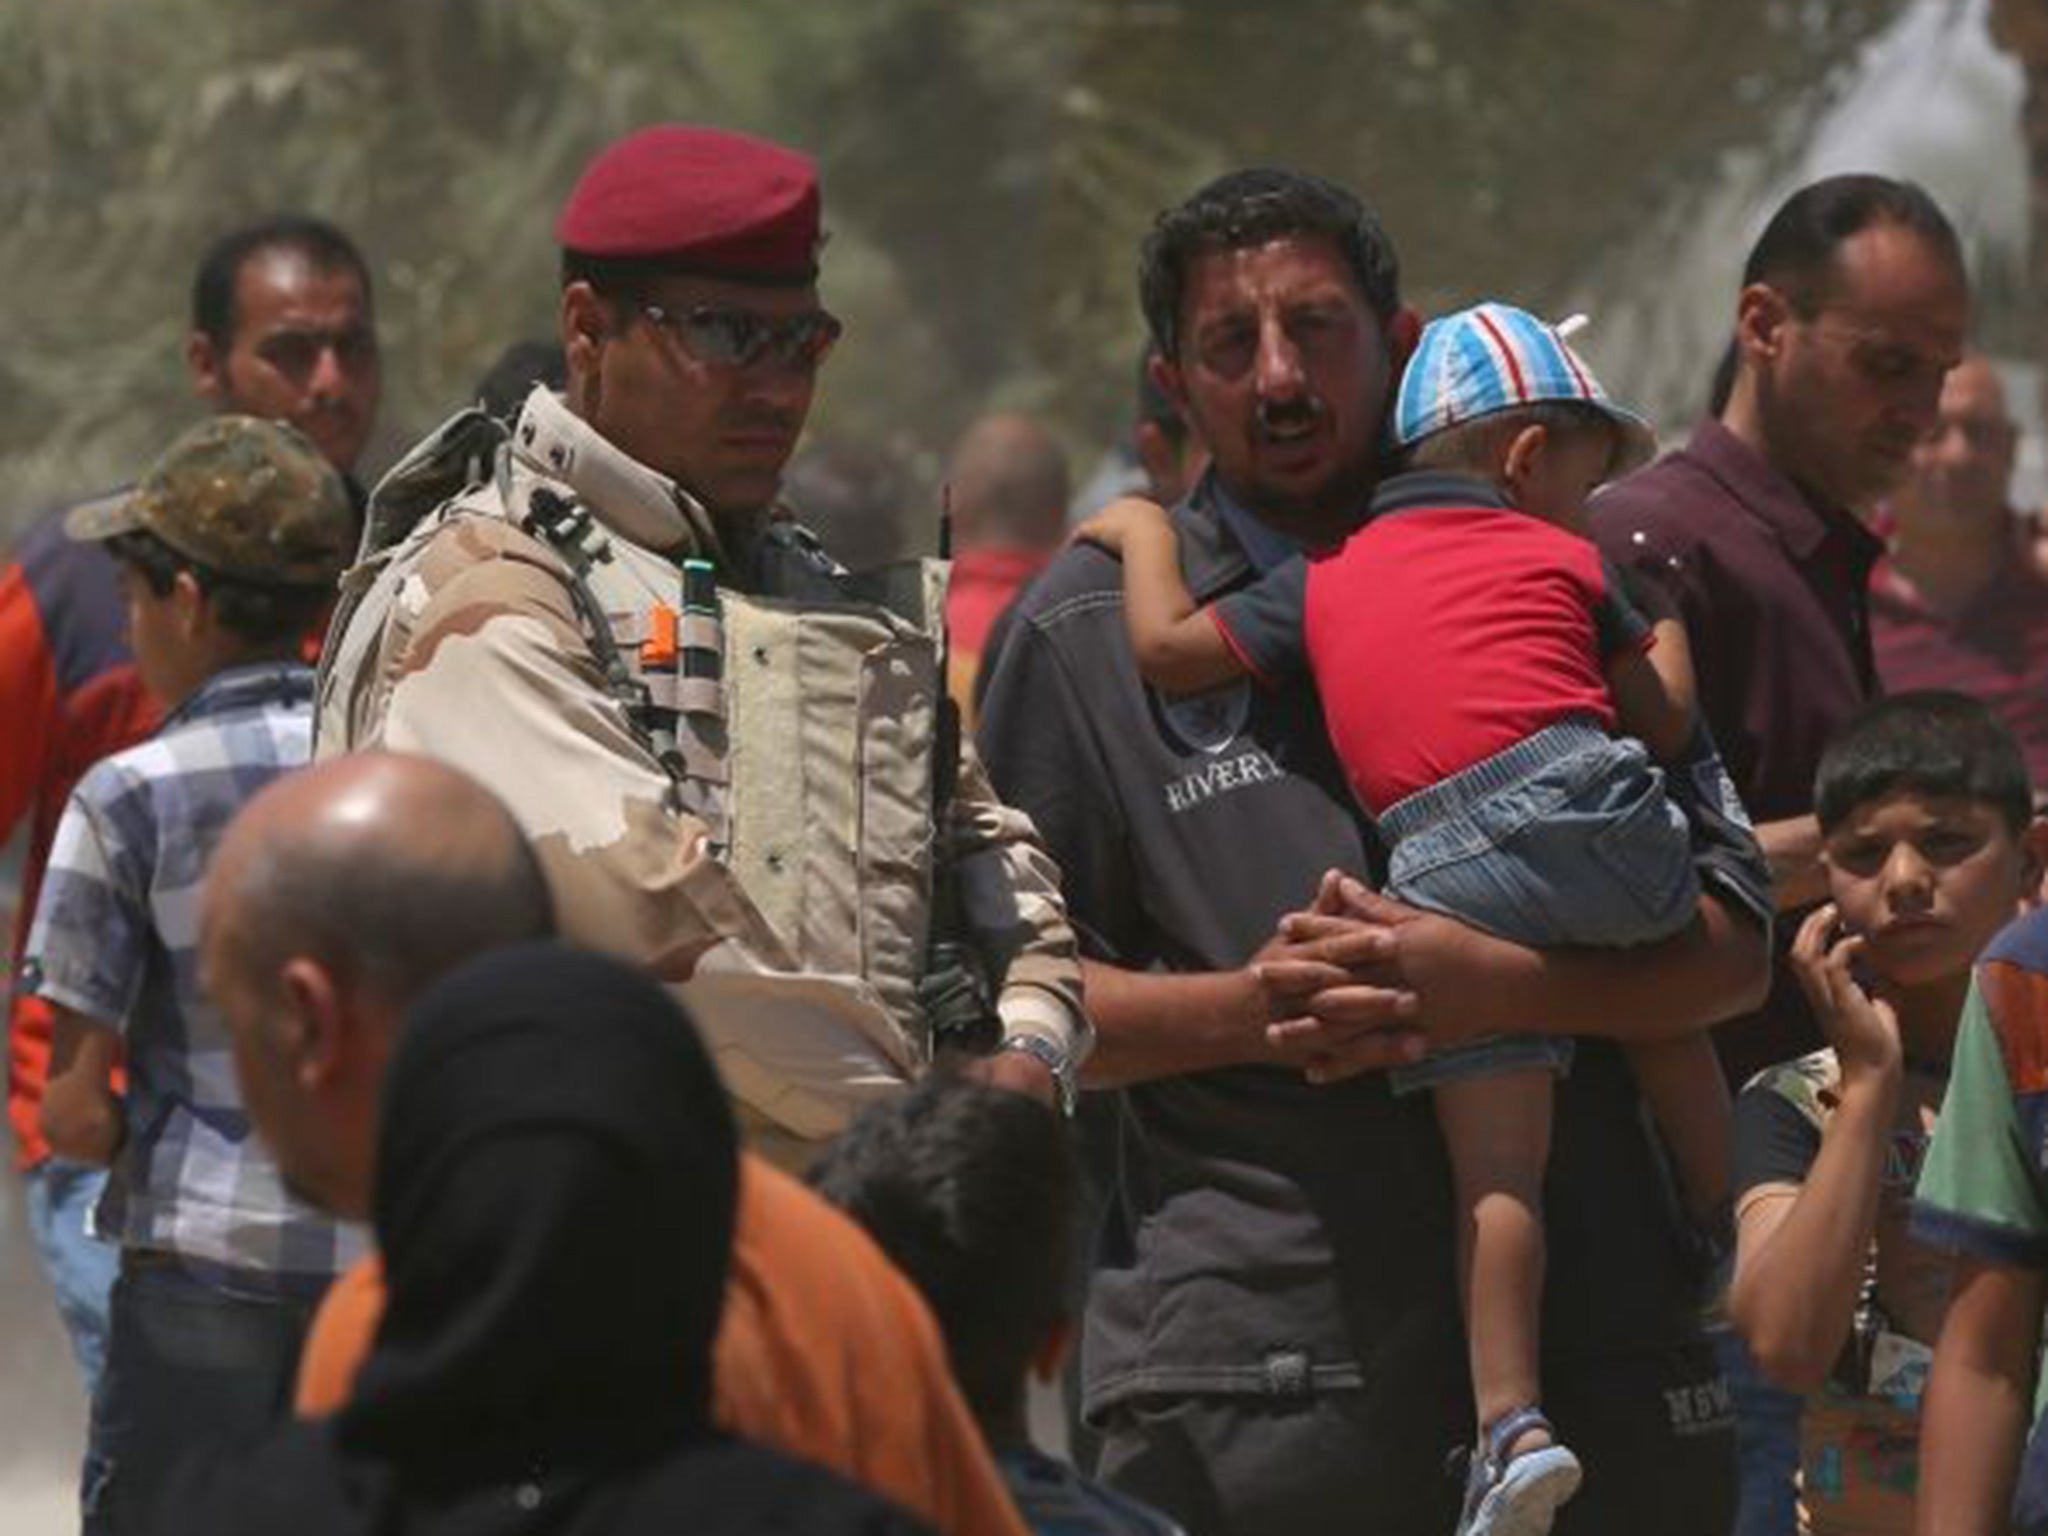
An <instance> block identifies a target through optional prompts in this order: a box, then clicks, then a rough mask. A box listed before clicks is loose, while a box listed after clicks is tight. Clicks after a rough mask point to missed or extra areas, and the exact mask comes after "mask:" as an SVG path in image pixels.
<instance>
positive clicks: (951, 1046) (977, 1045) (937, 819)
mask: <svg viewBox="0 0 2048 1536" xmlns="http://www.w3.org/2000/svg"><path fill="white" fill-rule="evenodd" d="M952 557H953V514H952V505H951V495H950V493H948V494H947V496H946V498H945V499H944V500H943V501H942V502H941V503H940V511H939V558H940V559H941V560H950V559H951V558H952ZM952 643H953V642H952V636H951V635H950V634H948V633H947V630H946V626H945V624H944V623H943V622H941V623H940V625H939V696H938V702H937V706H936V708H937V714H936V723H935V727H934V730H933V732H932V736H933V740H932V829H933V832H934V833H935V838H934V843H933V847H934V850H935V851H934V855H933V860H932V914H931V937H930V940H929V941H928V943H927V945H926V948H925V963H924V974H923V975H922V976H921V977H919V978H918V983H917V1001H918V1006H919V1007H920V1008H921V1009H923V1011H924V1018H925V1025H926V1027H927V1028H928V1029H929V1030H930V1031H931V1044H932V1053H933V1054H934V1055H937V1054H938V1053H939V1052H941V1051H960V1052H966V1053H968V1054H971V1055H976V1056H985V1055H987V1054H988V1053H989V1052H990V1051H993V1050H994V1049H995V1048H996V1046H997V1045H998V1044H1000V1043H1001V1040H1002V1021H1001V1020H1000V1019H999V1018H998V1017H997V1015H996V1008H995V989H994V987H992V986H991V985H990V983H989V975H988V964H987V962H986V961H985V960H984V959H983V958H982V954H981V951H980V949H978V948H977V947H976V946H975V944H974V943H973V941H972V939H971V937H970V936H969V933H968V929H967V911H966V903H965V902H964V901H963V900H962V899H961V895H960V874H959V871H958V870H957V869H956V868H955V867H954V863H953V860H952V859H951V858H950V857H948V856H947V850H948V847H949V845H950V842H951V839H950V837H949V836H948V830H947V829H948V824H949V822H950V821H951V818H952V811H953V792H954V790H955V788H956V787H957V786H958V783H959V778H960V706H959V705H958V704H956V703H955V702H954V701H953V694H952V691H951V690H950V689H949V688H948V687H947V686H946V685H947V681H948V679H947V672H948V670H949V669H948V665H947V664H948V662H949V660H950V658H951V653H952Z"/></svg>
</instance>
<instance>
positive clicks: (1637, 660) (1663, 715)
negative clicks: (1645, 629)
mask: <svg viewBox="0 0 2048 1536" xmlns="http://www.w3.org/2000/svg"><path fill="white" fill-rule="evenodd" d="M1650 633H1651V636H1652V640H1651V644H1650V647H1649V649H1648V650H1632V651H1623V652H1622V653H1621V654H1619V655H1617V656H1614V657H1612V658H1610V659H1609V661H1608V663H1607V687H1608V689H1609V691H1610V692H1612V693H1613V695H1614V714H1615V718H1616V720H1617V721H1619V722H1620V725H1621V728H1622V729H1623V730H1624V731H1626V732H1628V734H1629V735H1631V736H1635V737H1639V738H1640V739H1641V740H1642V743H1643V745H1644V746H1646V747H1648V748H1649V749H1650V755H1651V756H1652V757H1654V758H1656V759H1657V761H1658V762H1660V763H1678V762H1683V761H1684V760H1685V753H1686V748H1687V747H1688V746H1690V745H1691V743H1692V732H1693V723H1694V721H1695V720H1697V719H1698V718H1699V708H1698V705H1699V690H1698V688H1697V686H1696V685H1695V683H1694V681H1693V671H1692V647H1691V646H1690V645H1689V644H1688V643H1687V641H1686V637H1685V626H1684V625H1683V624H1681V623H1679V622H1678V620H1676V619H1660V620H1658V621H1657V622H1656V623H1655V624H1654V625H1652V626H1651V629H1650Z"/></svg>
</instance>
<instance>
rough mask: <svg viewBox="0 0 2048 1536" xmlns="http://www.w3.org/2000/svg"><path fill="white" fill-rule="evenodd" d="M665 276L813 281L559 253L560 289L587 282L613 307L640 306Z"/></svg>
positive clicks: (771, 284)
mask: <svg viewBox="0 0 2048 1536" xmlns="http://www.w3.org/2000/svg"><path fill="white" fill-rule="evenodd" d="M665 277H710V278H716V279H718V280H719V281H721V282H728V283H745V284H746V285H747V286H749V287H752V288H807V287H809V286H810V285H811V284H812V283H814V282H816V281H817V276H816V274H814V273H811V272H801V273H796V274H793V275H789V276H780V275H773V274H767V275H764V274H762V273H758V272H707V271H706V270H704V269H703V268H702V267H698V266H693V265H691V264H690V263H689V262H688V261H678V260H676V259H675V258H674V257H672V256H592V255H590V254H588V253H587V252H584V251H572V250H569V249H568V248H567V247H564V248H563V251H562V286H563V287H564V288H566V287H568V286H569V285H570V284H571V283H588V284H590V290H591V292H593V293H595V294H596V295H597V296H598V297H599V298H601V299H604V300H606V301H608V302H610V303H613V304H629V305H635V306H637V305H640V304H644V303H646V302H647V298H648V296H649V295H650V294H651V293H653V292H654V285H655V284H656V283H658V282H660V281H661V280H662V279H663V278H665Z"/></svg>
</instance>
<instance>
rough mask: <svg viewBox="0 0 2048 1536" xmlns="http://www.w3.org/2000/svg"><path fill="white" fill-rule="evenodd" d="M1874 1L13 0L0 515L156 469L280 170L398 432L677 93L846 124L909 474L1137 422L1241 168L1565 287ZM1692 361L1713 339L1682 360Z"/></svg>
mask: <svg viewBox="0 0 2048 1536" xmlns="http://www.w3.org/2000/svg"><path fill="white" fill-rule="evenodd" d="M1898 9H1899V5H1898V4H1897V3H1896V0H1894V3H1878V0H1629V3H1627V4H1622V3H1617V0H1269V3H1267V4H1265V5H1263V6H1256V7H1254V6H1241V5H1233V4H1227V3H1224V0H984V3H983V4H980V5H972V6H970V5H964V4H958V3H950V0H830V3H817V0H803V3H799V0H691V3H690V4H687V5H677V4H674V3H662V0H604V3H601V4H598V3H590V0H583V3H572V0H293V3H289V4H280V3H277V0H150V3H147V4H144V3H141V0H62V3H56V0H0V89H4V90H5V92H6V96H7V99H9V100H11V101H13V102H14V103H15V107H14V108H13V109H11V110H10V111H9V112H8V113H7V114H6V115H5V116H4V118H0V167H4V168H5V169H4V171H0V273H4V274H5V278H4V283H5V292H6V301H5V302H6V306H7V311H6V312H7V316H8V320H9V324H8V325H7V336H8V340H9V345H8V346H7V347H6V348H5V349H4V350H0V470H4V473H5V476H6V483H7V485H8V488H9V489H8V493H7V495H6V497H4V498H0V501H4V504H5V505H4V508H0V530H4V529H5V528H6V527H7V526H8V523H7V521H6V520H8V519H13V520H18V519H20V518H21V517H22V516H24V515H25V514H26V513H27V512H28V511H29V510H30V509H31V508H32V507H33V506H34V505H36V504H37V503H39V502H43V501H46V500H48V499H50V498H54V497H56V496H60V495H64V494H68V493H74V492H78V491H81V490H84V489H89V488H92V487H95V486H98V485H103V484H106V483H110V482H111V481H113V480H115V479H116V478H118V477H121V476H123V475H127V474H132V473H133V472H134V471H135V469H136V468H137V466H139V465H140V464H141V463H142V462H144V461H145V460H146V459H147V458H148V456H149V455H150V454H151V452H152V451H153V450H154V448H155V447H157V446H158V445H159V444H160V443H161V442H162V441H163V440H164V438H165V437H166V436H167V435H168V434H169V433H170V432H171V431H172V430H174V429H175V428H176V427H177V426H178V425H179V424H180V423H181V422H182V421H184V420H186V419H188V418H189V416H190V414H191V413H192V411H193V409H194V406H193V404H192V402H191V400H190V398H189V396H188V394H187V390H186V385H185V380H184V375H183V371H182V365H181V361H180V358H181V348H182V343H183V338H184V331H185V314H186V304H187V291H186V290H187V285H188V284H189V282H190V279H191V271H192V268H193V265H194V263H195V261H196V259H197V256H198V253H199V252H200V250H201V249H202V248H203V246H204V245H205V244H206V242H207V241H208V240H209V239H210V238H211V237H212V236H213V235H215V234H217V233H218V232H219V231H221V230H222V229H223V228H225V227H227V226H228V225H230V224H232V223H234V222H236V221H238V220H242V219H245V218H248V217H252V216H255V215H258V214H260V213H264V212H268V211H270V210H272V209H274V208H279V207H300V208H306V209H310V210H313V211H317V212H321V213H324V214H327V215H329V216H331V217H334V218H336V219H338V220H339V221H340V222H341V223H343V224H344V225H345V226H347V227H348V228H349V229H351V230H352V231H354V232H355V233H356V234H357V235H358V236H359V238H360V239H361V240H362V241H363V243H364V245H365V247H366V248H367V250H368V251H369V253H370V256H371V259H372V262H373V264H374V265H375V267H376V270H377V273H378V282H379V293H378V308H379V316H380V324H381V329H382V333H383V337H384V344H385V353H386V359H387V377H388V386H387V389H388V393H387V398H386V407H385V412H384V421H385V426H384V430H383V432H382V434H381V442H380V453H381V455H382V456H383V457H388V456H389V455H390V453H391V452H392V451H393V450H394V449H395V448H396V447H397V446H398V445H400V444H401V443H402V442H403V441H404V440H405V439H406V438H407V436H408V435H409V434H413V433H416V432H418V431H421V430H423V429H424V428H425V427H427V426H428V425H430V424H431V423H432V422H433V421H434V420H436V419H438V417H439V416H440V415H441V414H443V413H444V412H445V411H446V410H447V409H449V408H450V407H451V405H452V404H454V403H456V402H459V401H460V400H462V399H463V398H466V395H467V392H468V390H469V387H470V385H471V383H472V382H473V381H474V380H475V378H476V377H477V375H478V374H479V373H480V372H481V371H482V369H483V368H484V366H485V365H486V364H487V363H488V362H489V360H490V359H491V358H492V357H493V356H494V355H495V354H496V353H497V351H498V350H499V348H500V347H501V346H502V345H503V344H504V343H505V342H507V341H509V340H511V339H513V338H515V337H517V336H522V335H532V334H545V333H547V332H549V331H550V330H551V329H552V324H553V302H552V301H553V268H554V259H555V253H554V250H553V247H552V244H551V226H552V223H553V218H554V213H555V210H556V208H557V206H558V205H559V203H560V201H561V198H562V196H563V194H564V193H565V192H566V190H567V188H568V187H569V185H570V183H571V182H572V181H573V179H574V177H575V174H576V172H577V170H578V169H579V167H580V166H581V164H582V163H583V161H584V160H585V159H586V158H587V157H588V155H589V154H590V153H591V152H592V151H594V150H595V149H596V148H597V147H599V146H600V145H601V144H603V143H604V142H605V141H606V140H608V139H609V138H611V137H613V136H615V135H616V134H618V133H620V132H622V131H624V130H627V129H629V128H632V127H634V126H637V125H639V124H642V123H646V122H650V121H655V120H660V119H696V120H704V121H715V122H718V123H722V124H725V125H727V126H732V127H738V128H744V129H748V130H752V131H755V132H760V133H765V134H768V135H771V136H774V137H778V138H782V139H784V140H786V141H788V142H791V143H794V144H797V145H800V146H802V147H804V148H806V149H808V150H810V151H811V152H813V153H814V154H816V155H817V156H818V158H819V160H820V162H821V163H822V166H823V169H824V177H825V188H826V210H827V221H828V224H829V226H830V228H831V230H832V238H831V243H830V246H829V248H828V251H827V256H826V282H825V288H826V296H827V301H828V302H829V303H831V304H832V305H833V307H834V308H836V309H837V310H839V311H840V312H841V313H842V314H843V315H844V316H845V317H846V318H847V320H848V322H849V336H848V340H847V342H846V344H845V345H843V346H842V347H841V348H840V350H839V352H838V353H837V354H836V355H835V357H834V359H833V361H832V363H831V365H830V369H829V372H828V375H827V378H826V382H825V386H824V388H823V390H822V391H821V397H820V405H819V408H818V417H817V420H818V421H819V422H820V424H821V425H825V426H828V427H829V428H830V429H831V430H832V431H833V432H834V433H836V434H838V435H841V436H851V437H857V438H861V439H864V440H867V441H871V442H876V443H880V444H883V445H885V446H886V447H888V448H889V449H890V450H891V451H892V452H894V453H896V454H898V455H900V456H901V457H902V458H903V459H904V460H905V461H906V462H908V463H909V464H910V465H911V466H912V468H913V470H914V471H915V472H916V473H917V474H918V475H919V476H920V477H921V478H922V481H923V483H925V484H929V483H930V481H931V478H932V476H933V473H934V466H935V465H936V463H937V460H938V457H939V455H940V454H941V453H942V452H943V449H944V446H945V444H946V443H947V442H948V441H949V439H950V438H951V436H952V435H953V433H954V432H955V431H956V430H957V429H958V428H959V427H960V426H961V425H962V424H963V423H964V422H965V421H966V420H967V419H968V418H969V417H970V416H972V415H973V414H975V413H976V412H977V411H979V410H981V409H983V408H985V407H987V406H989V405H991V404H998V403H1000V404H1004V405H1009V406H1018V407H1023V408H1027V409H1035V410H1039V411H1042V412H1043V413H1045V414H1046V415H1048V416H1049V417H1050V418H1051V419H1052V420H1053V421H1054V422H1055V424H1056V425H1057V426H1058V427H1059V428H1060V429H1061V430H1062V431H1063V432H1064V433H1065V434H1066V435H1067V437H1068V439H1069V441H1070V442H1071V443H1073V444H1074V446H1075V447H1076V448H1078V449H1087V450H1092V448H1093V447H1094V446H1096V445H1100V444H1101V443H1103V442H1105V441H1107V440H1108V439H1109V438H1110V437H1111V436H1113V435H1114V434H1115V433H1116V432H1117V431H1119V430H1120V429H1121V427H1122V426H1123V423H1124V420H1125V416H1126V412H1127V410H1128V399H1129V391H1130V381H1131V372H1132V367H1133V364H1134V362H1135V358H1136V353H1137V348H1138V345H1139V338H1140V326H1139V321H1138V317H1137V313H1136V305H1135V301H1134V298H1133V277H1132V274H1133V265H1134V255H1135V251H1136V247H1137V242H1138V240H1139V238H1140V237H1141V236H1142V234H1143V232H1144V230H1145V229H1146V228H1147V227H1148V225H1149V223H1150V221H1151V218H1152V216H1153V214H1154V212H1155V211H1156V210H1157V209H1158V208H1160V207H1161V206H1163V205H1164V204H1166V203H1168V202H1170V201H1171V200H1173V199H1175V198H1176V197H1178V196H1180V195H1181V194H1183V193H1184V192H1186V191H1187V190H1189V189H1190V188H1191V187H1192V186H1193V185H1195V184H1196V183H1197V182H1199V181H1200V180H1201V179H1203V178H1205V177H1207V176H1209V175H1212V174H1214V173H1216V172H1218V171H1221V170H1224V169H1227V168H1229V167H1230V166H1232V165H1237V164H1246V163H1252V162H1259V161H1280V162H1286V163H1293V164H1298V165H1301V166H1304V167H1307V168H1309V169H1314V170H1319V171H1322V172H1324V173H1326V174H1329V175H1332V176H1335V177H1337V178H1339V179H1342V180H1344V181H1346V182H1349V183H1350V184H1352V185H1354V186H1356V187H1358V188H1360V189H1361V190H1363V191H1365V192H1366V193H1367V194H1368V195H1369V196H1370V197H1371V198H1373V199H1374V200H1375V201H1376V202H1377V203H1378V204H1379V206H1380V208H1381V211H1382V213H1383V214H1384V216H1385V218H1386V220H1387V223H1388V225H1389V226H1390V228H1391V229H1392V230H1393V231H1394V233H1395V235H1396V238H1397V239H1398V241H1399V243H1400V245H1401V249H1402V252H1403V256H1404V259H1405V262H1406V266H1407V271H1408V274H1409V277H1410V289H1411V293H1412V294H1413V296H1414V297H1415V298H1417V299H1418V300H1421V301H1424V302H1428V301H1430V300H1431V299H1432V298H1445V297H1464V296H1466V295H1469V294H1472V293H1474V292H1476V291H1478V290H1479V289H1481V288H1484V289H1485V290H1486V291H1490V292H1499V293H1502V294H1504V295H1506V296H1509V297H1513V298H1516V299H1519V300H1522V301H1524V302H1529V303H1536V304H1541V303H1543V302H1545V301H1546V299H1547V298H1551V297H1555V296H1558V295H1561V294H1563V293H1564V292H1565V291H1566V290H1567V289H1568V288H1569V286H1570V279H1571V277H1572V274H1573V273H1574V272H1576V271H1578V270H1580V269H1581V268H1582V267H1583V266H1584V265H1585V264H1586V263H1588V262H1589V261H1591V260H1593V259H1594V258H1595V257H1596V256H1597V255H1598V254H1599V253H1600V252H1601V251H1602V250H1603V249H1604V248H1605V247H1606V246H1607V245H1608V244H1609V243H1611V242H1613V241H1614V240H1616V239H1618V238H1619V237H1620V236H1622V235H1623V234H1625V233H1626V232H1627V231H1629V230H1630V229H1631V228H1632V227H1634V226H1635V225H1636V224H1637V223H1638V222H1639V221H1641V220H1642V219H1643V218H1645V217H1646V216H1647V215H1648V214H1649V213H1650V212H1651V211H1653V210H1655V209H1657V208H1659V207H1662V206H1665V205H1666V204H1667V202H1668V200H1669V199H1671V198H1672V197H1673V196H1675V195H1676V194H1678V193H1679V192H1680V191H1682V190H1683V189H1684V188H1686V187H1687V186H1689V185H1692V184H1694V183H1696V182H1698V181H1699V180H1700V179H1701V178H1703V177H1707V176H1710V175H1712V174H1713V173H1714V170H1715V167H1716V166H1717V165H1718V164H1719V163H1720V161H1721V159H1722V158H1723V157H1724V156H1726V155H1728V154H1730V153H1731V152H1733V151H1737V150H1743V151H1751V152H1753V151H1755V150H1756V149H1757V148H1758V147H1759V146H1760V145H1767V144H1768V143H1770V142H1772V141H1773V140H1774V138H1776V137H1779V136H1782V135H1784V134H1785V133H1787V132H1788V131H1792V130H1791V129H1790V128H1788V125H1795V124H1796V122H1797V120H1798V119H1799V117H1800V115H1801V114H1802V113H1803V112H1806V111H1808V110H1811V109H1812V108H1813V107H1814V106H1815V105H1817V104H1818V103H1819V102H1821V101H1822V100H1824V99H1825V96H1826V91H1827V88H1828V85H1829V82H1830V81H1831V80H1832V79H1834V78H1836V77H1837V74H1838V72H1839V70H1840V68H1841V66H1842V65H1843V64H1844V63H1845V62H1846V61H1847V60H1848V59H1849V58H1850V57H1851V56H1852V55H1853V52H1854V49H1855V46H1856V45H1857V44H1858V43H1859V42H1860V41H1861V40H1863V39H1864V38H1865V37H1867V36H1868V35H1869V34H1870V33H1871V32H1872V31H1873V30H1874V29H1875V28H1876V27H1877V26H1879V25H1881V24H1882V23H1883V22H1884V21H1885V20H1887V19H1889V18H1890V17H1891V16H1892V15H1894V14H1895V13H1896V12H1897V10H1898ZM1705 366H1706V364H1705V362H1704V361H1703V363H1702V368H1703V369H1704V367H1705Z"/></svg>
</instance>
